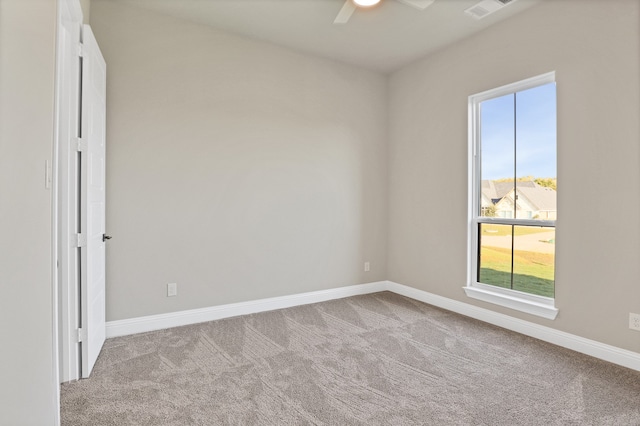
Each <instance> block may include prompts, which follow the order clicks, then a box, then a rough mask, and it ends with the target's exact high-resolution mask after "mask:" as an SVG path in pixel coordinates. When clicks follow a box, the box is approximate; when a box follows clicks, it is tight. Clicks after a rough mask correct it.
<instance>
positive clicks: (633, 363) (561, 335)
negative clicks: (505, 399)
mask: <svg viewBox="0 0 640 426" xmlns="http://www.w3.org/2000/svg"><path fill="white" fill-rule="evenodd" d="M386 289H387V290H388V291H392V292H394V293H397V294H400V295H402V296H406V297H409V298H411V299H415V300H419V301H421V302H424V303H428V304H430V305H433V306H437V307H439V308H443V309H446V310H448V311H452V312H456V313H458V314H461V315H465V316H467V317H471V318H475V319H477V320H480V321H484V322H487V323H489V324H493V325H497V326H498V327H502V328H506V329H507V330H512V331H515V332H518V333H520V334H524V335H526V336H530V337H534V338H536V339H539V340H543V341H545V342H549V343H553V344H554V345H558V346H562V347H565V348H568V349H571V350H574V351H576V352H580V353H583V354H586V355H590V356H592V357H595V358H599V359H602V360H605V361H609V362H612V363H614V364H618V365H622V366H624V367H627V368H631V369H633V370H638V371H640V353H637V352H632V351H628V350H626V349H621V348H617V347H615V346H611V345H607V344H604V343H600V342H597V341H595V340H590V339H585V338H584V337H580V336H576V335H575V334H570V333H566V332H564V331H559V330H556V329H553V328H550V327H545V326H543V325H539V324H535V323H532V322H529V321H524V320H521V319H519V318H514V317H510V316H508V315H504V314H500V313H498V312H494V311H491V310H488V309H484V308H480V307H478V306H474V305H470V304H468V303H464V302H459V301H457V300H453V299H449V298H446V297H442V296H438V295H436V294H432V293H428V292H426V291H422V290H417V289H415V288H413V287H407V286H405V285H402V284H397V283H394V282H388V283H387V288H386Z"/></svg>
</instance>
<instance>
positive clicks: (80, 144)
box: [74, 138, 87, 152]
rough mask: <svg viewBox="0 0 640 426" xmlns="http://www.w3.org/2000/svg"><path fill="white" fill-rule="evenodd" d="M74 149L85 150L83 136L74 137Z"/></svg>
mask: <svg viewBox="0 0 640 426" xmlns="http://www.w3.org/2000/svg"><path fill="white" fill-rule="evenodd" d="M74 141H75V144H76V151H78V152H84V151H86V150H87V140H86V139H85V138H74Z"/></svg>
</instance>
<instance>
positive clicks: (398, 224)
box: [388, 0, 640, 352]
mask: <svg viewBox="0 0 640 426" xmlns="http://www.w3.org/2000/svg"><path fill="white" fill-rule="evenodd" d="M639 7H640V3H638V2H637V1H635V0H616V1H607V2H601V1H574V0H565V1H557V2H542V3H541V4H539V5H537V6H534V7H532V8H531V9H530V10H528V11H526V12H524V13H522V14H520V15H518V16H515V17H514V18H512V19H510V20H508V21H505V22H502V23H499V24H497V25H495V26H493V27H491V28H489V29H487V30H485V31H483V32H481V33H479V34H477V35H476V36H474V37H471V38H469V39H466V40H464V41H462V42H460V43H457V44H455V45H452V46H450V47H448V48H446V49H445V50H443V51H441V52H439V53H437V54H434V55H431V56H429V57H427V58H425V59H424V60H421V61H419V62H417V63H415V64H413V65H411V66H409V67H407V68H405V69H403V70H401V71H399V72H397V73H395V74H393V75H392V76H391V82H390V92H389V96H390V107H389V108H390V121H389V126H390V139H389V140H390V150H389V152H390V163H389V175H390V187H389V191H390V200H389V206H390V207H389V209H390V210H389V215H390V230H389V257H388V268H389V276H388V277H389V279H390V280H392V281H396V282H399V283H401V284H405V285H409V286H413V287H416V288H418V289H421V290H425V291H429V292H431V293H435V294H438V295H441V296H445V297H449V298H451V299H456V300H461V301H464V302H467V303H472V304H475V305H479V306H482V307H484V308H488V309H493V310H496V311H499V312H502V313H505V314H508V315H513V316H515V317H519V318H523V319H526V320H528V321H532V322H537V323H541V324H544V325H546V326H549V327H553V328H557V329H558V330H562V331H566V332H569V333H573V334H576V335H578V336H583V337H586V338H590V339H594V340H597V341H600V342H604V343H608V344H611V345H614V346H617V347H621V348H625V349H629V350H633V351H636V352H638V351H640V339H639V338H638V333H637V332H635V331H631V330H629V328H628V314H629V312H640V286H638V276H639V274H640V262H638V259H640V238H639V237H640V222H639V221H638V220H637V218H636V216H637V212H638V211H639V209H640V167H639V165H640V151H639V145H638V141H639V140H640V125H639V122H638V116H639V115H640V86H639V79H638V75H639V68H638V66H639V63H640V54H639V52H640V45H639V40H640V36H639V28H640V25H639V16H640V13H639ZM554 70H555V71H556V81H557V99H558V220H557V239H556V242H557V245H556V307H558V308H559V309H560V313H559V315H558V317H557V319H556V320H555V321H547V320H543V319H540V318H537V317H533V316H530V315H527V314H521V313H519V312H516V311H513V310H509V309H503V308H499V307H496V306H494V305H491V304H486V303H483V302H478V301H475V300H473V299H469V298H467V297H466V296H465V295H464V292H463V290H462V287H463V286H464V285H466V268H467V212H468V204H467V179H468V172H467V167H468V164H467V146H468V142H467V99H468V96H469V95H473V94H475V93H479V92H482V91H485V90H488V89H492V88H495V87H499V86H502V85H504V84H508V83H512V82H515V81H519V80H523V79H525V78H528V77H532V76H536V75H539V74H542V73H545V72H549V71H554Z"/></svg>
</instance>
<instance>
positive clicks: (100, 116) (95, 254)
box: [80, 25, 106, 377]
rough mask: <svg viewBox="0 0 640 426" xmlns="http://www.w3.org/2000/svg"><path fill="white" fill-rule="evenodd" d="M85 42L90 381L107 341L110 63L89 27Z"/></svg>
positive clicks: (85, 339) (85, 282)
mask: <svg viewBox="0 0 640 426" xmlns="http://www.w3.org/2000/svg"><path fill="white" fill-rule="evenodd" d="M82 39H83V48H82V120H81V133H82V134H81V144H82V149H81V151H80V155H81V165H80V197H81V209H80V215H81V218H80V223H81V235H82V237H81V238H82V239H83V240H84V241H82V244H81V267H80V270H81V272H80V283H81V284H80V294H81V296H80V300H81V317H82V329H81V330H82V332H81V334H82V336H81V347H82V377H89V374H91V370H92V369H93V366H94V364H95V362H96V359H97V358H98V355H99V354H100V350H101V349H102V345H103V344H104V340H105V239H104V236H105V235H104V234H105V142H106V141H105V114H106V64H105V61H104V58H103V57H102V54H101V53H100V49H99V48H98V43H97V42H96V39H95V37H94V36H93V32H92V31H91V28H90V27H89V26H88V25H84V26H83V30H82Z"/></svg>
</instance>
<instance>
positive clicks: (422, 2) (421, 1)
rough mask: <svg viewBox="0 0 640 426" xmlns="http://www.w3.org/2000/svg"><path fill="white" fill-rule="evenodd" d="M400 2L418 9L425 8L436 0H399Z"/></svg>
mask: <svg viewBox="0 0 640 426" xmlns="http://www.w3.org/2000/svg"><path fill="white" fill-rule="evenodd" d="M398 1H399V2H400V3H404V4H406V5H407V6H411V7H415V8H416V9H420V10H425V9H426V8H428V7H429V6H431V3H433V2H434V1H435V0H398Z"/></svg>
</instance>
